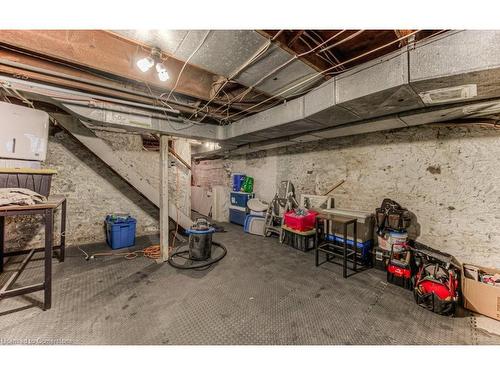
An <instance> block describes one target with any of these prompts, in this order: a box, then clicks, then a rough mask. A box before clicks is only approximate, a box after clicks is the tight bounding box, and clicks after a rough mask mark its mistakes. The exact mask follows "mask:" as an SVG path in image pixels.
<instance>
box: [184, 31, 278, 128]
mask: <svg viewBox="0 0 500 375" xmlns="http://www.w3.org/2000/svg"><path fill="white" fill-rule="evenodd" d="M271 44H272V40H271V39H269V40H267V42H266V43H265V44H264V45H263V46H262V47H261V48H259V50H257V52H256V53H254V54H253V56H252V57H250V59H249V60H247V61H246V62H245V63H243V65H242V66H240V67H239V68H238V69H236V70H235V71H234V72H233V73H231V75H230V76H229V77H227V78H225V80H224V82H223V83H222V85H221V86H220V87H219V88H218V89H217V91H216V92H215V93H214V94H213V95H212V98H211V99H210V100H209V101H208V102H207V103H205V105H204V106H203V107H202V108H200V110H199V111H198V112H195V113H194V114H192V115H191V116H190V117H189V119H191V118H193V116H197V115H198V113H199V112H201V111H202V110H204V109H205V108H207V106H208V105H209V104H210V103H211V102H212V101H213V100H214V99H215V98H216V97H217V95H218V94H219V92H220V91H221V90H222V89H223V88H224V87H225V86H226V85H227V83H228V82H230V81H231V80H232V79H234V78H235V77H236V76H238V75H239V74H240V73H241V72H242V71H243V70H245V69H247V68H248V67H249V66H250V65H252V64H254V63H255V62H257V61H258V60H259V59H260V58H262V57H263V56H264V55H265V53H266V52H267V51H268V49H269V47H270V46H271ZM220 108H222V107H219V108H218V109H220ZM218 109H217V110H218ZM202 120H203V119H202Z"/></svg>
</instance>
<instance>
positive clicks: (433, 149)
mask: <svg viewBox="0 0 500 375" xmlns="http://www.w3.org/2000/svg"><path fill="white" fill-rule="evenodd" d="M498 160H500V130H498V129H495V128H492V127H487V126H482V125H479V124H472V125H460V126H459V125H453V124H439V125H423V126H418V127H412V128H407V129H401V130H393V131H386V132H377V133H370V134H364V135H357V136H350V137H343V138H337V139H331V140H325V141H320V142H310V143H305V144H302V145H300V146H294V147H286V148H279V149H275V150H269V151H261V152H257V153H254V154H248V155H245V156H241V157H236V158H232V159H228V160H224V161H220V160H219V161H205V162H202V163H203V164H202V163H200V164H199V165H198V168H197V169H196V170H195V172H194V180H195V181H198V182H200V183H201V184H203V183H206V181H207V179H208V177H207V175H210V176H211V177H210V178H209V180H210V181H209V183H210V184H226V185H229V184H230V178H229V177H227V176H228V175H230V173H231V171H235V172H244V173H246V174H248V175H251V176H253V177H255V192H256V194H257V196H258V197H260V198H262V199H264V200H269V199H272V197H273V196H274V193H275V191H276V186H277V184H278V182H279V181H281V180H285V179H289V180H291V181H292V182H293V184H294V185H295V188H296V192H297V194H300V193H307V194H323V193H325V192H327V191H328V190H329V189H330V188H331V187H332V186H333V185H335V184H336V183H337V182H338V181H340V180H342V179H345V180H346V182H345V183H344V184H343V185H342V186H341V187H340V188H339V189H337V190H336V191H335V192H334V194H333V195H334V197H335V200H336V202H335V203H336V206H337V207H342V208H352V209H358V210H367V211H374V210H375V208H376V207H378V206H379V205H380V204H381V202H382V200H383V199H384V198H386V197H387V198H391V199H394V200H396V201H397V202H399V203H400V204H401V205H402V206H405V207H406V208H407V209H409V210H410V211H412V212H413V213H414V214H415V215H416V217H417V220H418V223H417V224H418V225H417V230H418V232H419V237H418V240H419V241H421V242H423V243H425V244H427V245H429V246H432V247H435V248H437V249H440V250H443V251H447V252H449V253H451V254H453V255H455V256H456V257H457V258H458V259H459V260H461V261H464V262H472V263H476V264H479V265H484V266H496V267H499V268H500V170H499V169H498V167H497V164H498ZM216 176H219V177H221V178H220V180H218V181H214V178H215V177H216Z"/></svg>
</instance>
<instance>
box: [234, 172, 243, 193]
mask: <svg viewBox="0 0 500 375" xmlns="http://www.w3.org/2000/svg"><path fill="white" fill-rule="evenodd" d="M245 177H246V175H244V174H243V173H235V174H233V191H240V190H241V185H242V184H243V181H244V180H245Z"/></svg>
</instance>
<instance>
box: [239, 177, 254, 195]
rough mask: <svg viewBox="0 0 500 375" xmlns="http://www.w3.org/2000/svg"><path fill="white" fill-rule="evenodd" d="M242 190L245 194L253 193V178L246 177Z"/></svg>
mask: <svg viewBox="0 0 500 375" xmlns="http://www.w3.org/2000/svg"><path fill="white" fill-rule="evenodd" d="M241 190H242V191H244V192H245V193H253V177H250V176H245V180H243V185H241Z"/></svg>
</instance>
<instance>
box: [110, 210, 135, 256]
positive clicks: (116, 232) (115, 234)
mask: <svg viewBox="0 0 500 375" xmlns="http://www.w3.org/2000/svg"><path fill="white" fill-rule="evenodd" d="M136 223H137V221H136V220H135V219H134V218H133V217H130V216H129V217H128V218H126V219H123V218H118V219H113V218H112V217H111V216H110V215H108V216H106V242H107V243H108V246H109V247H111V248H112V249H113V250H116V249H122V248H124V247H130V246H134V245H135V226H136Z"/></svg>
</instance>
